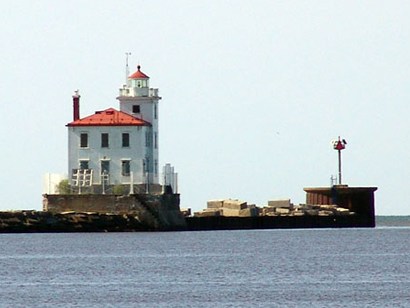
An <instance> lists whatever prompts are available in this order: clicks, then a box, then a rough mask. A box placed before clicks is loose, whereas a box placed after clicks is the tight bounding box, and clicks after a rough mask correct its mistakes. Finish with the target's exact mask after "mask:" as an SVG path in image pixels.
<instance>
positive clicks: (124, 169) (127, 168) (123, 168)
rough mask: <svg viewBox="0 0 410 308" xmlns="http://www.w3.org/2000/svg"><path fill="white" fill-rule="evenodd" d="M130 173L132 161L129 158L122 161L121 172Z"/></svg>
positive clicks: (125, 174)
mask: <svg viewBox="0 0 410 308" xmlns="http://www.w3.org/2000/svg"><path fill="white" fill-rule="evenodd" d="M130 173H131V168H130V161H129V160H123V161H122V162H121V174H122V175H123V176H130Z"/></svg>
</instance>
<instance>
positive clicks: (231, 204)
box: [223, 199, 248, 210]
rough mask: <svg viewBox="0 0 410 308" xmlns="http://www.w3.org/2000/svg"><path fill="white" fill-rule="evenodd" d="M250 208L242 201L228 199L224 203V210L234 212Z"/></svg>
mask: <svg viewBox="0 0 410 308" xmlns="http://www.w3.org/2000/svg"><path fill="white" fill-rule="evenodd" d="M247 207H248V204H247V203H246V202H244V201H240V200H232V199H227V200H224V202H223V208H224V209H225V208H227V209H232V210H243V209H246V208H247Z"/></svg>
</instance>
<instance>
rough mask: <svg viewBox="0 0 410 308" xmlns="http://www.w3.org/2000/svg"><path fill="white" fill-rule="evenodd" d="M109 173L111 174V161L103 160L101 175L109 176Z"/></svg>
mask: <svg viewBox="0 0 410 308" xmlns="http://www.w3.org/2000/svg"><path fill="white" fill-rule="evenodd" d="M109 173H110V161H109V160H102V161H101V174H109Z"/></svg>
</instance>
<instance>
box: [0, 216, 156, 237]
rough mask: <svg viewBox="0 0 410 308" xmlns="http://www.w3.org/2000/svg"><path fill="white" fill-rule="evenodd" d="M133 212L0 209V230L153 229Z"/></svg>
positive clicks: (4, 231)
mask: <svg viewBox="0 0 410 308" xmlns="http://www.w3.org/2000/svg"><path fill="white" fill-rule="evenodd" d="M156 229H157V228H156V227H155V226H153V225H151V224H147V223H146V222H141V221H140V220H139V218H138V216H135V215H125V214H123V215H113V214H102V213H81V212H66V213H52V212H45V211H11V212H0V232H2V233H27V232H28V233H31V232H124V231H155V230H156Z"/></svg>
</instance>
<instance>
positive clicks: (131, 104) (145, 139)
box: [67, 66, 176, 193]
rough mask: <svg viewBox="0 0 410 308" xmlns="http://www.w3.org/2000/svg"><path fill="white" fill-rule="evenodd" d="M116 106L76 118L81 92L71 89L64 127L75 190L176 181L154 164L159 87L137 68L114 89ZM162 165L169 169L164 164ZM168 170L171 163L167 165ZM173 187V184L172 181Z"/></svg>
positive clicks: (140, 187) (143, 187)
mask: <svg viewBox="0 0 410 308" xmlns="http://www.w3.org/2000/svg"><path fill="white" fill-rule="evenodd" d="M117 99H118V100H119V105H120V108H119V110H116V109H114V108H109V109H105V110H102V111H97V112H95V114H93V115H90V116H87V117H84V118H80V95H79V93H78V91H77V92H76V93H75V94H74V95H73V121H72V122H70V123H68V124H67V127H68V172H69V175H70V178H71V185H72V186H74V187H78V190H79V191H81V189H83V191H84V190H87V189H88V190H90V191H91V192H94V193H95V192H101V193H106V192H109V190H110V189H112V187H114V186H116V185H117V186H118V185H119V186H124V187H129V189H130V190H129V192H131V193H134V192H142V191H145V192H149V191H150V190H158V187H161V186H160V185H159V184H160V180H161V179H162V178H171V179H172V180H171V181H168V182H169V183H161V184H165V185H171V186H176V183H174V180H175V176H174V175H169V174H168V175H166V176H165V177H161V176H160V172H159V168H158V102H159V100H160V99H161V97H159V96H158V89H153V88H150V86H149V77H148V76H147V75H146V74H144V73H143V72H142V71H141V67H140V66H138V70H137V71H136V72H135V73H134V74H132V75H130V76H129V77H128V79H127V84H125V85H124V86H123V87H122V88H121V89H120V91H119V96H118V97H117ZM164 170H170V168H169V166H168V168H165V169H164ZM172 170H173V169H172ZM173 189H174V190H175V189H176V187H173Z"/></svg>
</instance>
